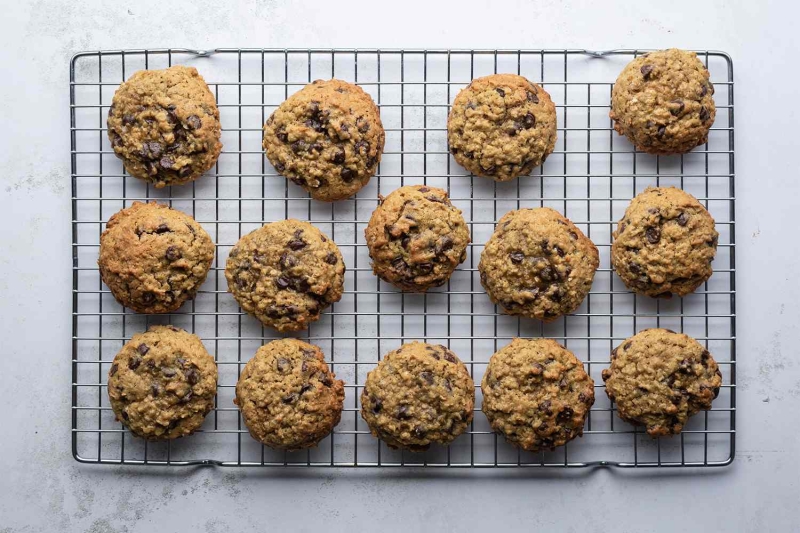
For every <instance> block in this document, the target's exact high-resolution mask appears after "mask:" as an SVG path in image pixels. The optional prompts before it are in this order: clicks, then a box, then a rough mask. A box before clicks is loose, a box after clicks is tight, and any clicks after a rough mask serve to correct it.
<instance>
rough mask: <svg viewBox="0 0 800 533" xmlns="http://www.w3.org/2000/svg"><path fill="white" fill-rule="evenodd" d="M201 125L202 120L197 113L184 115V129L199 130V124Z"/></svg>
mask: <svg viewBox="0 0 800 533" xmlns="http://www.w3.org/2000/svg"><path fill="white" fill-rule="evenodd" d="M202 125H203V122H202V121H201V120H200V117H198V116H197V115H189V116H188V117H186V129H189V130H199V129H200V126H202Z"/></svg>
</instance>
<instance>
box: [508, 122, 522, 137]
mask: <svg viewBox="0 0 800 533" xmlns="http://www.w3.org/2000/svg"><path fill="white" fill-rule="evenodd" d="M521 129H522V124H521V123H519V122H514V123H513V124H512V125H511V126H510V127H509V128H506V133H507V134H509V135H510V136H511V137H513V136H514V135H516V134H517V132H518V131H520V130H521Z"/></svg>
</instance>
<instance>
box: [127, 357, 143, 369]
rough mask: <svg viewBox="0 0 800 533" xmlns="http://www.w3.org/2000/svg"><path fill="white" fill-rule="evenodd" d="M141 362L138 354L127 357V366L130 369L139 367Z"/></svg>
mask: <svg viewBox="0 0 800 533" xmlns="http://www.w3.org/2000/svg"><path fill="white" fill-rule="evenodd" d="M141 364H142V358H141V357H140V356H138V355H134V356H133V357H131V358H130V359H128V368H130V369H131V370H136V369H137V368H139V365H141Z"/></svg>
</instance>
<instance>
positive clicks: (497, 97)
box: [447, 74, 556, 181]
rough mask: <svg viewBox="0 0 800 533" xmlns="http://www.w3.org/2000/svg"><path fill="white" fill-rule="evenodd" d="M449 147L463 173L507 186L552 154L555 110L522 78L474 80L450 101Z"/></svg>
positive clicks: (501, 76)
mask: <svg viewBox="0 0 800 533" xmlns="http://www.w3.org/2000/svg"><path fill="white" fill-rule="evenodd" d="M447 142H448V144H449V146H450V153H452V154H453V157H454V158H455V160H456V162H457V163H458V164H459V165H461V166H462V167H464V168H465V169H467V170H469V171H470V172H472V173H473V174H476V175H478V176H484V177H487V178H492V179H493V180H495V181H509V180H512V179H514V178H516V177H517V176H524V175H526V174H529V173H530V171H531V170H533V168H534V167H538V166H539V165H541V164H542V163H544V160H545V159H546V158H547V156H548V155H550V154H551V153H552V152H553V149H554V148H555V144H556V107H555V105H554V104H553V101H552V100H551V99H550V95H549V94H548V93H547V91H545V90H544V89H542V88H541V87H540V86H538V85H536V84H535V83H531V82H530V81H528V80H527V79H525V78H523V77H522V76H517V75H516V74H494V75H492V76H485V77H483V78H477V79H474V80H472V83H470V84H469V85H468V86H467V87H466V88H465V89H463V90H462V91H461V92H459V93H458V96H456V99H455V101H454V102H453V107H452V109H451V110H450V115H449V116H448V118H447Z"/></svg>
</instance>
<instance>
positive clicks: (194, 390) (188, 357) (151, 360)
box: [108, 326, 217, 440]
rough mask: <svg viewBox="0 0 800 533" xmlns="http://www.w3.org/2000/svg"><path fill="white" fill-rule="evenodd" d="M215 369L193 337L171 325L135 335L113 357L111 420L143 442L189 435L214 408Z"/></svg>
mask: <svg viewBox="0 0 800 533" xmlns="http://www.w3.org/2000/svg"><path fill="white" fill-rule="evenodd" d="M216 393H217V365H216V364H215V363H214V358H213V357H211V355H209V353H208V352H207V351H206V349H205V346H203V343H202V342H200V338H199V337H198V336H197V335H193V334H191V333H189V332H187V331H184V330H182V329H179V328H176V327H174V326H151V327H150V329H149V330H147V332H145V333H137V334H136V335H134V336H133V337H132V338H131V340H130V341H128V343H127V344H125V346H123V348H122V350H120V352H119V353H118V354H117V355H116V357H114V362H113V363H111V368H110V369H109V371H108V398H109V400H110V402H111V409H112V410H113V411H114V416H116V418H117V420H119V421H120V422H121V423H122V424H123V425H124V426H125V427H127V428H128V429H129V430H130V431H131V433H133V434H134V435H136V436H138V437H142V438H144V439H148V440H171V439H177V438H178V437H185V436H186V435H191V434H192V433H194V432H195V431H196V430H197V429H198V428H200V426H201V425H202V424H203V420H204V419H205V417H206V415H207V414H208V413H209V411H211V409H212V408H213V407H214V396H215V395H216Z"/></svg>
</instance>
